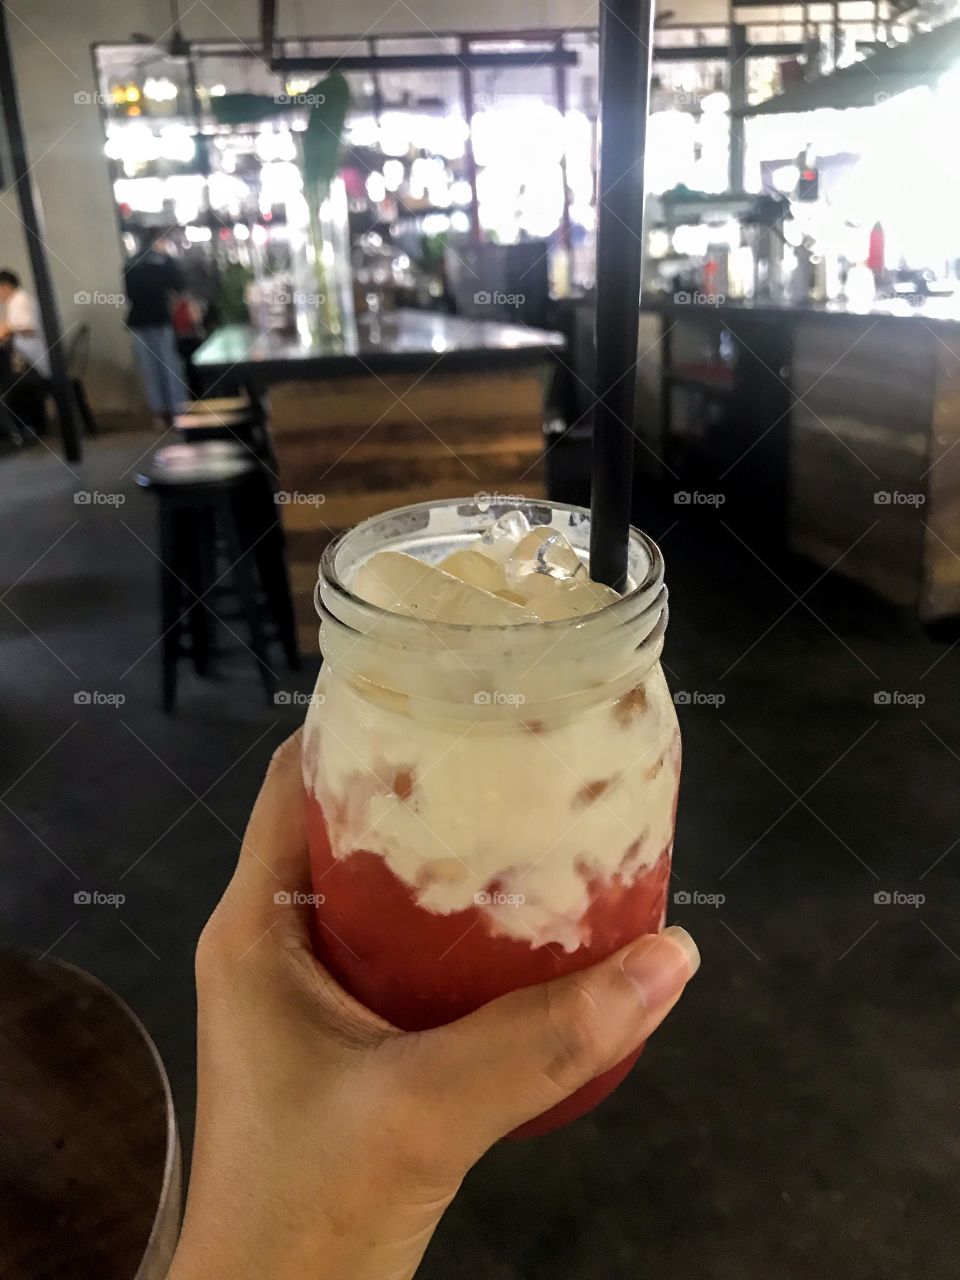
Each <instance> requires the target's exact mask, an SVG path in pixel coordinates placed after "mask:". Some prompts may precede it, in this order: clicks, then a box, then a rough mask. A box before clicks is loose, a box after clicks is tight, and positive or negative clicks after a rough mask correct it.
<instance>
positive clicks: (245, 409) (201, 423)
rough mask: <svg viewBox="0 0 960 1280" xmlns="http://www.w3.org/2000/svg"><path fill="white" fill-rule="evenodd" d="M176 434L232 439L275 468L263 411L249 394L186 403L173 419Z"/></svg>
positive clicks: (187, 438)
mask: <svg viewBox="0 0 960 1280" xmlns="http://www.w3.org/2000/svg"><path fill="white" fill-rule="evenodd" d="M173 427H174V430H175V432H176V433H177V436H178V437H179V439H180V440H182V441H183V442H184V443H185V444H203V443H205V442H207V441H210V440H221V441H224V442H226V443H229V442H231V441H232V442H234V443H235V444H239V445H241V446H242V447H243V448H245V449H247V450H248V451H249V452H250V453H251V454H252V455H253V456H254V457H255V458H257V459H258V460H259V461H261V462H263V463H265V464H266V466H267V467H268V468H269V469H270V470H271V471H274V472H275V471H276V461H275V458H274V453H273V444H272V442H271V440H270V433H269V432H268V431H267V425H266V414H265V412H264V407H263V404H262V403H261V402H260V400H259V399H254V398H251V397H250V396H246V395H240V396H213V397H211V398H209V399H207V400H191V401H188V402H187V403H185V404H184V405H183V406H182V407H181V410H180V412H179V413H178V414H177V415H176V417H175V418H174V420H173Z"/></svg>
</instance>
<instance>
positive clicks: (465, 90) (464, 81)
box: [460, 36, 480, 240]
mask: <svg viewBox="0 0 960 1280" xmlns="http://www.w3.org/2000/svg"><path fill="white" fill-rule="evenodd" d="M469 52H470V41H469V40H468V39H467V38H466V36H461V38H460V60H461V65H460V92H461V93H462V95H463V110H464V112H465V113H466V119H467V141H466V145H465V147H464V159H465V160H466V162H467V178H468V180H469V182H470V228H471V232H472V236H473V239H474V240H479V239H480V201H479V199H478V197H477V159H476V156H475V155H474V154H473V78H472V73H471V71H470V68H469V67H468V66H467V63H466V58H465V55H466V54H469Z"/></svg>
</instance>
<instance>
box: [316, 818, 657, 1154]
mask: <svg viewBox="0 0 960 1280" xmlns="http://www.w3.org/2000/svg"><path fill="white" fill-rule="evenodd" d="M306 804H307V829H308V835H309V843H310V856H311V862H312V868H313V882H314V889H315V891H316V892H317V894H319V895H322V899H323V901H322V902H321V903H320V905H318V906H317V907H316V920H315V928H314V945H315V949H316V952H317V955H318V957H319V958H320V960H321V961H322V963H323V964H324V965H325V966H326V967H327V968H328V969H329V971H330V972H331V973H332V974H333V976H334V977H335V978H336V979H337V981H338V982H339V983H340V984H341V986H343V987H344V988H345V989H346V990H347V991H349V992H350V994H351V995H353V996H354V997H355V998H356V999H357V1000H359V1001H360V1002H361V1003H362V1004H364V1005H366V1006H367V1008H369V1009H372V1010H373V1011H374V1012H375V1013H377V1014H379V1015H380V1016H381V1017H382V1018H385V1019H386V1020H387V1021H388V1022H390V1023H392V1024H393V1025H394V1026H397V1027H400V1028H402V1029H403V1030H405V1031H421V1030H426V1029H428V1028H431V1027H436V1026H441V1025H443V1024H444V1023H447V1022H452V1021H454V1020H455V1019H457V1018H460V1017H463V1016H464V1015H465V1014H468V1013H471V1012H472V1011H473V1010H474V1009H477V1008H479V1007H480V1006H481V1005H483V1004H486V1003H487V1002H488V1001H490V1000H494V999H496V998H497V997H498V996H501V995H504V994H505V993H506V992H508V991H515V990H517V989H518V988H519V987H525V986H530V985H532V984H534V983H538V982H545V981H548V980H549V979H551V978H558V977H561V976H562V975H564V974H567V973H572V972H575V971H577V970H579V969H584V968H586V967H587V966H589V965H591V964H595V963H596V962H597V961H599V960H602V959H604V958H605V957H606V956H608V955H610V954H611V953H612V952H614V951H616V950H618V949H619V948H620V947H622V946H624V945H626V944H627V943H628V942H630V941H631V940H632V939H634V938H636V937H637V936H638V935H639V934H643V933H655V932H657V931H658V930H659V929H660V927H661V925H662V923H663V918H664V913H665V908H666V897H667V883H668V880H669V875H670V850H669V848H667V849H664V850H663V852H662V854H661V856H660V857H659V859H658V860H657V861H656V862H655V863H654V864H653V865H652V866H651V867H649V868H648V869H647V870H646V871H644V872H642V873H641V874H640V875H639V876H637V877H636V878H635V879H632V880H630V881H628V882H624V881H623V880H622V879H621V877H620V876H619V875H614V876H613V877H612V878H610V879H609V880H604V881H600V880H597V879H592V880H588V881H587V886H588V894H589V906H588V908H587V911H586V913H585V914H584V915H583V917H582V919H581V921H580V924H579V931H580V938H581V941H580V945H579V946H578V947H577V948H576V949H575V950H573V951H565V950H563V949H562V948H561V947H560V946H558V945H555V944H550V943H548V944H546V945H543V946H531V945H528V943H527V942H525V941H523V940H522V939H519V938H515V937H509V936H505V935H503V934H496V933H494V932H493V931H492V926H491V920H490V916H489V915H488V913H487V912H486V911H484V910H483V909H482V908H480V907H476V906H474V907H470V908H467V909H465V910H461V911H453V912H450V913H449V914H442V913H438V912H434V911H428V910H425V909H424V908H423V907H421V906H420V905H418V903H417V900H416V897H415V896H414V893H413V891H412V890H411V888H410V887H409V886H408V885H407V884H406V883H405V882H404V881H402V880H401V879H399V878H398V877H397V876H396V875H394V873H393V872H392V871H391V870H390V868H389V867H388V866H387V864H386V862H385V861H384V859H383V858H382V857H380V855H379V854H376V853H371V852H369V851H367V850H365V849H358V850H355V851H353V852H351V853H349V854H347V855H346V856H341V857H339V858H337V857H334V854H333V851H332V849H331V842H330V836H329V832H328V828H327V823H326V821H325V819H324V814H323V810H322V808H321V806H320V804H319V802H318V801H317V799H316V798H315V796H313V795H312V794H308V795H307V798H306ZM499 887H500V886H499V885H498V884H497V883H496V882H493V883H491V884H490V885H488V886H487V892H488V893H489V894H491V895H494V894H496V893H497V892H498V890H499ZM642 1047H643V1046H642V1045H641V1046H640V1048H638V1049H637V1051H636V1052H635V1053H633V1054H631V1055H630V1057H629V1058H627V1059H625V1060H624V1061H623V1062H621V1063H619V1064H618V1065H617V1066H616V1067H614V1068H612V1069H611V1070H610V1071H607V1072H605V1073H604V1074H603V1075H602V1076H598V1077H597V1078H596V1079H595V1080H592V1081H591V1082H590V1083H589V1084H587V1085H585V1086H584V1087H583V1088H582V1089H579V1090H578V1091H577V1092H576V1093H575V1094H573V1095H572V1096H571V1097H570V1098H567V1099H566V1100H565V1101H564V1102H562V1103H560V1104H559V1105H558V1106H556V1107H552V1108H551V1109H550V1110H549V1111H547V1112H545V1113H544V1114H543V1115H541V1116H538V1117H537V1118H536V1119H535V1120H532V1121H530V1122H529V1123H528V1124H525V1125H522V1126H521V1127H520V1128H518V1129H516V1130H514V1132H513V1134H512V1135H511V1136H512V1137H532V1136H534V1135H537V1134H543V1133H548V1132H549V1131H550V1130H552V1129H556V1128H559V1127H560V1126H561V1125H564V1124H567V1123H569V1122H570V1121H571V1120H575V1119H576V1118H577V1117H578V1116H581V1115H583V1114H584V1113H585V1112H587V1111H589V1110H590V1109H591V1108H592V1107H594V1106H596V1105H597V1103H598V1102H600V1101H602V1099H603V1098H605V1097H606V1096H607V1094H609V1093H611V1092H612V1091H613V1089H615V1088H616V1086H617V1085H618V1084H619V1083H620V1082H621V1080H622V1079H623V1078H624V1076H625V1075H626V1074H627V1072H628V1071H629V1070H630V1068H631V1066H632V1065H633V1064H634V1062H635V1061H636V1060H637V1057H638V1056H639V1054H640V1052H641V1050H642Z"/></svg>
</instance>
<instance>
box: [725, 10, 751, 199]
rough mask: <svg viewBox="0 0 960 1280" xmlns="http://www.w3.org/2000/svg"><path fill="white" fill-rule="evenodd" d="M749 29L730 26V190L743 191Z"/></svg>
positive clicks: (736, 24) (734, 25)
mask: <svg viewBox="0 0 960 1280" xmlns="http://www.w3.org/2000/svg"><path fill="white" fill-rule="evenodd" d="M748 47H749V46H748V44H747V28H746V27H745V26H744V25H743V23H742V22H735V23H733V25H732V26H731V27H730V86H729V88H730V170H729V182H728V186H729V188H730V190H731V191H742V190H743V173H744V161H745V155H746V141H745V137H746V135H745V129H746V126H745V124H744V119H743V116H742V115H741V114H740V113H741V112H742V110H743V109H744V107H746V105H747V50H748Z"/></svg>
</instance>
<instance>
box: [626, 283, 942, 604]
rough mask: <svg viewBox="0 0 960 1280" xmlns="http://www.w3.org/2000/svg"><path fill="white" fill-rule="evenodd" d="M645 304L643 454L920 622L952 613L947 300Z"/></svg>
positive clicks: (744, 523)
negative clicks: (859, 304)
mask: <svg viewBox="0 0 960 1280" xmlns="http://www.w3.org/2000/svg"><path fill="white" fill-rule="evenodd" d="M693 297H696V295H693V296H692V297H691V300H690V301H683V300H680V301H676V300H674V299H673V298H659V297H650V298H648V299H646V300H645V304H644V308H645V313H646V314H645V316H644V326H645V327H644V330H643V332H642V334H641V350H642V351H643V352H644V354H643V356H642V358H641V361H640V367H639V374H640V384H641V387H642V389H643V393H644V397H645V399H644V403H645V405H646V410H647V412H646V413H643V414H641V434H642V439H643V441H644V443H645V444H646V445H647V450H646V451H644V450H641V454H643V455H644V457H645V458H646V459H647V460H648V466H649V467H650V469H653V463H652V461H651V459H653V458H654V456H655V457H656V459H657V460H658V462H659V464H660V467H661V470H662V473H665V474H666V478H667V480H668V482H669V483H670V484H672V485H673V487H674V488H675V489H676V490H678V491H681V492H682V491H684V490H692V489H693V488H694V487H695V486H696V487H698V488H699V489H701V490H706V491H707V492H710V490H711V486H712V487H713V490H714V491H715V492H719V493H721V494H722V495H723V498H724V502H723V509H722V511H721V516H722V518H723V519H725V520H727V521H728V522H729V523H731V524H734V525H737V524H739V526H740V527H741V528H742V529H750V528H751V526H753V528H754V529H755V530H756V529H761V530H762V531H763V538H768V539H774V540H776V539H777V538H779V539H780V540H782V541H783V542H785V543H786V544H787V545H788V546H789V547H790V548H791V549H792V550H794V551H796V552H798V553H800V554H802V555H805V556H807V557H809V558H810V559H812V560H814V561H815V562H817V563H818V564H821V565H822V566H823V567H824V568H825V569H826V568H829V569H834V570H836V571H837V572H839V573H842V574H845V575H846V576H848V577H850V578H852V579H854V580H855V581H858V582H861V583H863V584H864V585H865V586H867V587H869V588H870V589H872V590H873V591H875V592H877V593H878V594H879V595H881V596H883V597H884V598H885V599H887V600H889V601H891V602H892V603H894V604H896V605H898V606H902V607H905V608H907V609H910V610H911V611H913V612H914V613H915V615H916V616H917V617H919V618H920V619H921V620H922V621H924V622H930V621H934V620H936V619H938V618H941V617H944V616H949V615H953V614H958V613H960V448H957V447H956V446H957V445H958V444H960V302H958V301H957V300H955V299H952V298H949V299H948V298H932V299H928V300H926V301H924V302H923V303H922V304H919V305H912V304H911V303H907V302H902V301H892V302H876V303H874V304H873V305H872V306H870V307H868V308H865V309H863V310H856V309H854V308H850V307H848V306H842V305H839V304H828V305H822V306H818V305H810V306H801V307H797V306H788V305H778V304H772V303H738V302H730V303H722V304H719V305H716V304H714V303H708V302H703V301H693Z"/></svg>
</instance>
